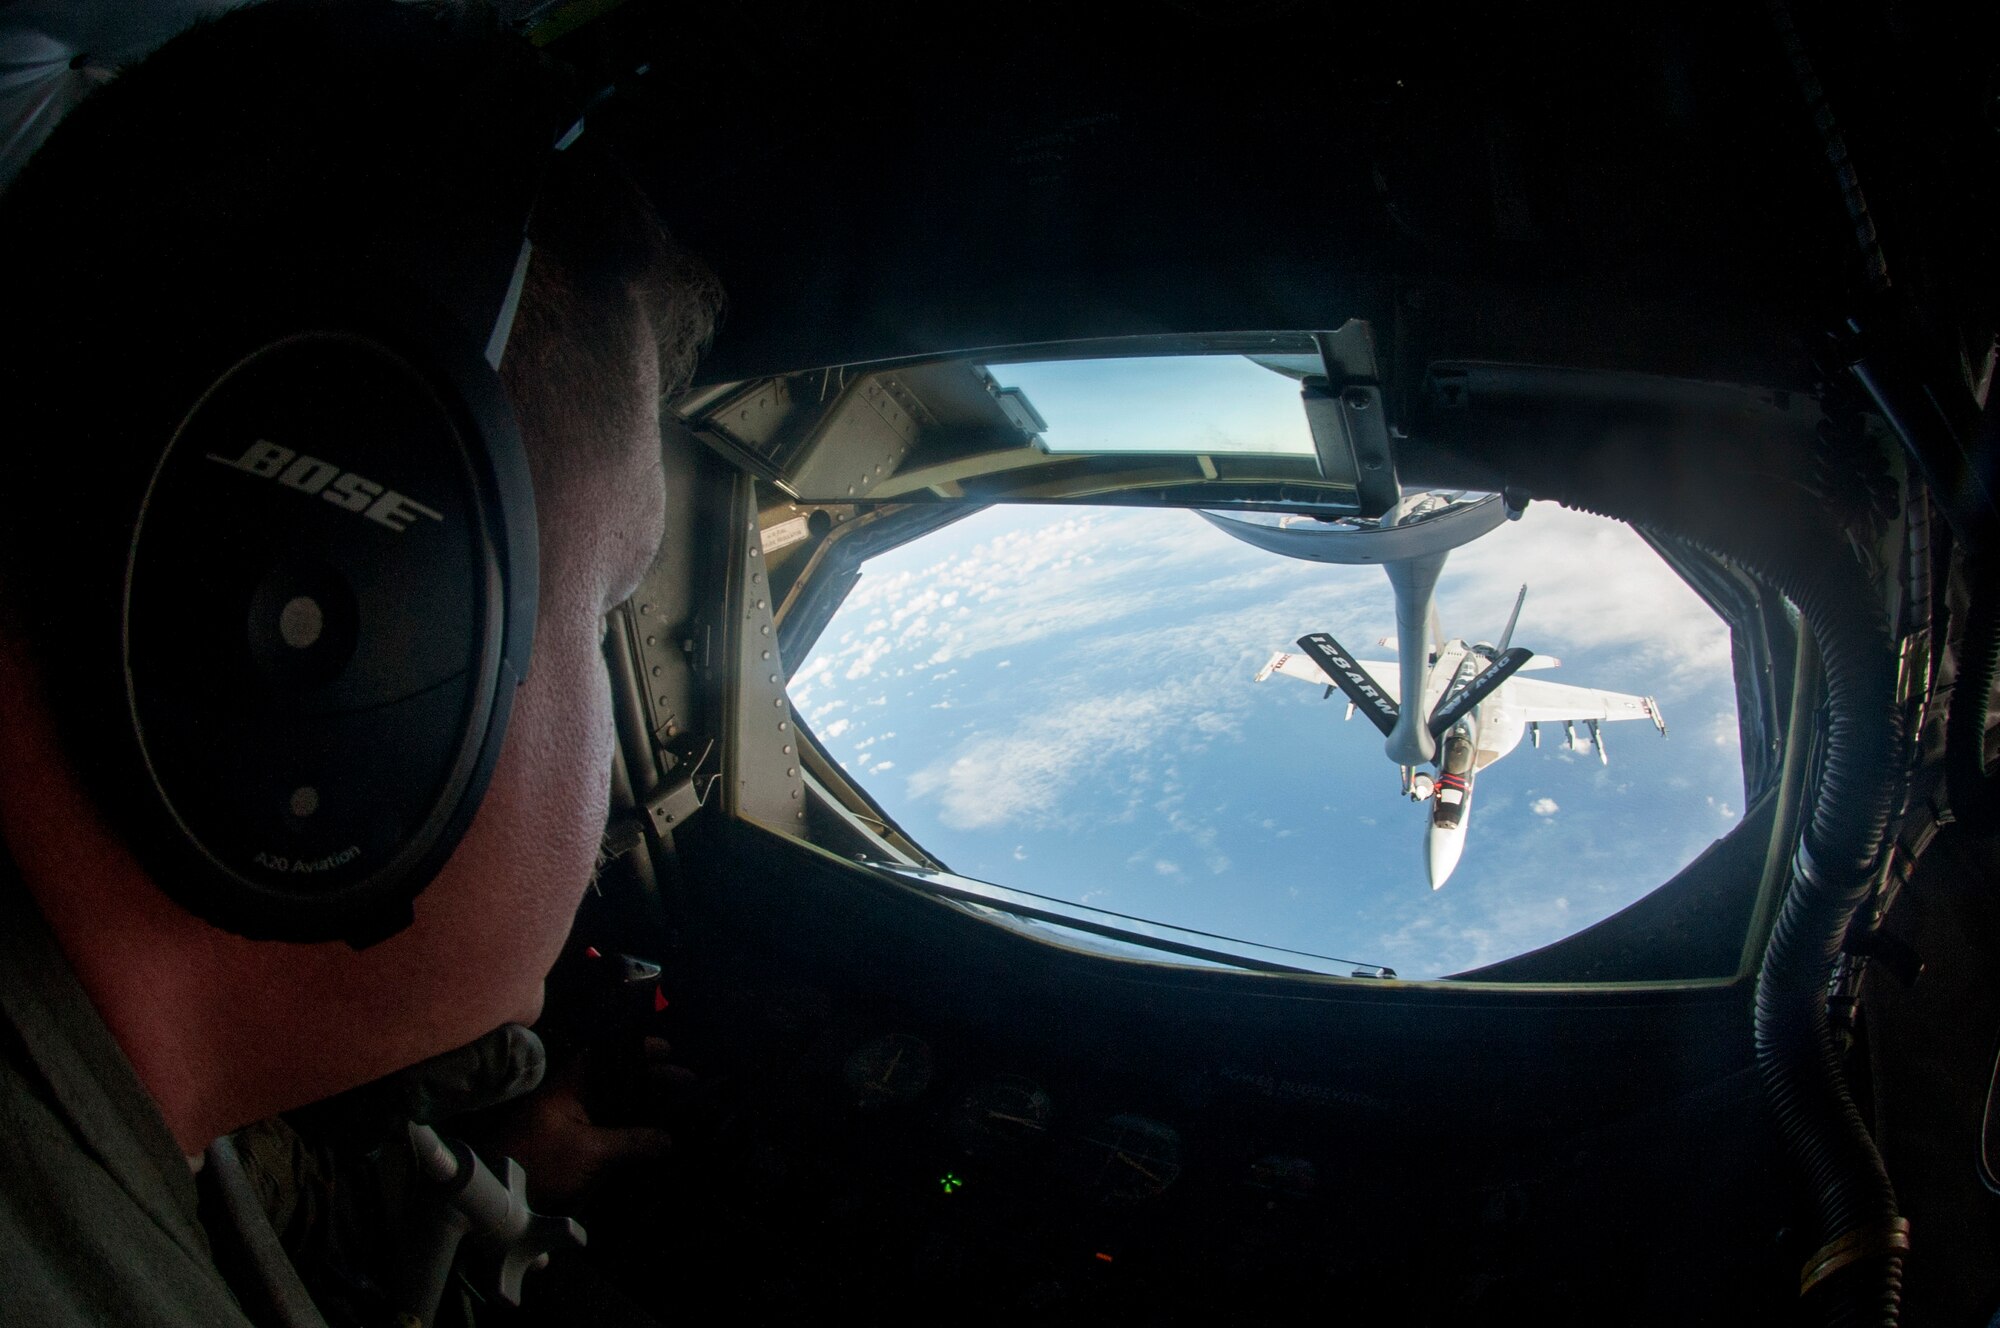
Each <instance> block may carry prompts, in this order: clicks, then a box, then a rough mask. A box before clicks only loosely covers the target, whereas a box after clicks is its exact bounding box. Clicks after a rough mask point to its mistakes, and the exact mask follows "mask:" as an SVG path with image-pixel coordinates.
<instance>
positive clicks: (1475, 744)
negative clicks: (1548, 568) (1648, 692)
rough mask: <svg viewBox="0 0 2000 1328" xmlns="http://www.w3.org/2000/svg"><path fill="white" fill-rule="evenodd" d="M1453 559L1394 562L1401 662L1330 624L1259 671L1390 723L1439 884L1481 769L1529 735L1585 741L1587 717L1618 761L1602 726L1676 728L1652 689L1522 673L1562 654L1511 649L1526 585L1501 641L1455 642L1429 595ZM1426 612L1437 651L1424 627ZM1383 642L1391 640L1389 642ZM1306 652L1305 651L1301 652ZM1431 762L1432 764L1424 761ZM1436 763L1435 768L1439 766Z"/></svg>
mask: <svg viewBox="0 0 2000 1328" xmlns="http://www.w3.org/2000/svg"><path fill="white" fill-rule="evenodd" d="M1443 562H1444V557H1443V555H1442V554H1439V555H1436V556H1435V558H1434V559H1433V558H1419V559H1409V560H1405V561H1399V562H1390V563H1386V564H1385V565H1384V570H1385V571H1387V572H1388V573H1389V581H1390V584H1391V585H1393V586H1394V587H1395V589H1396V622H1397V632H1398V640H1397V641H1396V642H1395V645H1396V649H1397V654H1398V657H1399V661H1400V667H1399V666H1398V665H1397V664H1387V663H1382V662H1376V661H1364V660H1357V659H1355V658H1354V656H1353V655H1352V654H1350V653H1349V652H1348V651H1347V650H1346V648H1345V647H1343V646H1342V645H1341V644H1340V643H1339V642H1338V641H1336V640H1334V639H1333V637H1331V636H1330V635H1328V634H1327V633H1325V632H1313V633H1311V634H1309V635H1306V636H1302V637H1300V638H1299V640H1298V651H1297V652H1293V651H1284V650H1280V651H1278V652H1276V653H1275V654H1273V655H1272V656H1271V659H1270V662H1269V663H1267V664H1265V665H1264V667H1263V668H1262V669H1260V670H1259V671H1258V673H1257V681H1258V682H1262V681H1264V679H1266V678H1268V677H1270V676H1271V675H1272V674H1273V673H1282V674H1284V675H1285V676H1286V677H1290V678H1301V679H1304V680H1305V681H1307V682H1311V683H1318V684H1320V685H1322V686H1324V687H1325V688H1326V689H1327V695H1328V696H1332V695H1333V689H1334V688H1335V687H1338V688H1340V690H1341V691H1343V692H1345V693H1346V694H1347V699H1348V707H1347V714H1348V717H1349V718H1350V719H1351V718H1353V716H1354V712H1355V711H1356V710H1359V711H1360V712H1361V713H1362V714H1364V715H1366V716H1368V718H1369V719H1370V720H1372V721H1373V722H1374V724H1375V727H1377V728H1378V729H1380V730H1382V734H1383V737H1384V739H1385V742H1384V744H1383V747H1384V750H1385V751H1387V753H1388V755H1389V759H1390V760H1391V761H1394V762H1395V763H1396V764H1397V766H1399V767H1400V768H1401V770H1402V775H1403V793H1404V795H1405V796H1407V797H1408V798H1409V799H1410V801H1412V802H1418V803H1422V802H1428V803H1430V805H1431V808H1430V826H1429V829H1428V830H1427V832H1426V833H1425V836H1424V866H1425V869H1426V870H1427V871H1428V873H1429V875H1430V882H1431V889H1433V890H1435V889H1437V888H1438V887H1440V886H1442V885H1443V884H1444V883H1445V881H1446V880H1448V879H1450V877H1451V873H1452V870H1453V868H1455V867H1457V866H1458V860H1459V857H1460V856H1461V855H1462V854H1463V853H1464V852H1465V832H1466V827H1467V826H1468V825H1469V824H1470V822H1471V816H1472V785H1473V780H1474V779H1476V778H1477V777H1478V775H1479V772H1480V771H1482V770H1484V769H1485V768H1486V767H1487V766H1489V765H1491V764H1493V763H1494V762H1495V761H1497V760H1499V759H1500V758H1501V757H1503V756H1505V755H1506V754H1507V753H1508V752H1511V751H1513V750H1514V748H1515V747H1516V746H1517V745H1518V744H1519V743H1520V741H1521V735H1522V734H1523V733H1524V732H1525V733H1526V734H1527V735H1528V736H1529V739H1530V740H1531V741H1532V743H1533V744H1534V745H1535V746H1536V747H1540V746H1541V745H1542V729H1541V726H1542V725H1543V724H1561V725H1562V726H1563V732H1564V736H1565V738H1566V740H1567V745H1568V746H1569V747H1570V748H1571V749H1572V750H1575V749H1577V748H1578V746H1579V741H1580V740H1579V739H1578V737H1577V733H1576V726H1577V725H1578V724H1579V723H1581V724H1585V725H1588V726H1589V732H1590V737H1589V742H1590V744H1591V745H1594V746H1595V747H1596V748H1597V758H1598V760H1600V761H1603V762H1605V763H1606V764H1609V759H1608V758H1607V757H1606V756H1605V752H1604V734H1603V730H1602V725H1604V724H1605V723H1608V722H1609V721H1612V720H1618V719H1650V720H1652V721H1653V725H1654V727H1656V728H1658V729H1659V731H1660V733H1661V734H1662V735H1665V733H1666V731H1667V724H1666V720H1665V719H1664V718H1663V717H1662V716H1661V714H1660V707H1659V705H1658V703H1656V702H1655V701H1654V700H1653V698H1652V697H1650V696H1627V695H1625V694H1623V693H1621V692H1605V691H1599V690H1598V689H1596V688H1594V687H1571V686H1567V685H1565V684H1563V683H1556V682H1540V681H1536V680H1532V679H1526V678H1516V677H1515V676H1514V675H1515V674H1516V673H1518V672H1520V671H1522V670H1524V669H1548V668H1554V667H1556V666H1557V665H1558V664H1560V663H1561V661H1560V660H1556V659H1551V658H1550V657H1549V656H1547V655H1537V654H1535V653H1534V652H1532V651H1529V650H1523V649H1521V648H1519V647H1514V648H1511V649H1510V648H1509V643H1510V642H1511V641H1512V640H1513V636H1514V624H1515V623H1516V622H1518V621H1519V620H1520V617H1521V605H1522V603H1523V602H1524V601H1526V599H1527V597H1528V588H1527V587H1526V586H1522V587H1521V594H1520V596H1519V597H1518V598H1516V599H1515V601H1514V612H1513V613H1512V614H1511V615H1510V616H1509V617H1508V619H1507V629H1506V630H1505V631H1504V632H1502V633H1501V634H1500V640H1499V643H1498V644H1497V645H1491V644H1488V643H1486V642H1483V641H1482V642H1479V643H1477V644H1468V643H1467V642H1465V641H1462V640H1453V641H1446V640H1444V639H1443V634H1442V633H1441V632H1440V631H1439V630H1438V627H1437V616H1436V613H1435V612H1434V611H1432V610H1431V609H1430V598H1431V592H1432V590H1433V589H1434V588H1435V586H1436V584H1437V573H1438V571H1439V570H1441V569H1442V565H1443ZM1427 619H1428V621H1429V624H1430V628H1431V641H1430V648H1429V649H1428V650H1426V649H1425V643H1424V641H1423V639H1422V636H1421V632H1422V628H1423V624H1424V623H1425V621H1426V620H1427ZM1382 644H1383V645H1388V644H1390V642H1389V641H1388V640H1387V639H1384V641H1383V642H1382ZM1299 652H1302V653H1299ZM1406 696H1417V697H1420V698H1421V700H1422V704H1421V705H1415V706H1405V705H1403V704H1402V703H1401V702H1402V698H1403V697H1406ZM1424 766H1430V767H1431V770H1424V769H1422V768H1421V767H1424ZM1433 771H1434V772H1435V773H1433Z"/></svg>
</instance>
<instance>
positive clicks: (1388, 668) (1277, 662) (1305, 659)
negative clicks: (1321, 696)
mask: <svg viewBox="0 0 2000 1328" xmlns="http://www.w3.org/2000/svg"><path fill="white" fill-rule="evenodd" d="M1356 663H1358V664H1360V665H1361V667H1362V668H1364V669H1366V670H1368V674H1369V678H1370V680H1371V681H1373V682H1374V684H1375V686H1376V687H1377V688H1379V689H1380V690H1381V691H1382V692H1383V694H1384V695H1386V696H1387V697H1388V698H1389V699H1390V700H1391V701H1398V700H1401V699H1402V698H1400V697H1399V696H1397V695H1396V686H1397V675H1396V666H1395V665H1394V664H1385V663H1383V662H1382V661H1380V660H1371V659H1364V660H1357V661H1356ZM1274 673H1282V674H1284V675H1285V676H1286V677H1287V678H1298V679H1300V680H1301V681H1303V682H1309V683H1312V684H1314V685H1315V686H1318V687H1331V686H1333V679H1331V678H1329V677H1327V676H1326V670H1325V669H1322V668H1321V667H1320V666H1319V665H1317V664H1315V663H1313V661H1312V656H1310V655H1307V654H1305V653H1304V652H1303V651H1298V650H1279V651H1274V652H1273V653H1272V655H1271V659H1270V662H1269V663H1267V664H1265V665H1264V667H1263V668H1261V669H1259V670H1257V679H1256V680H1257V681H1258V682H1262V681H1264V679H1266V678H1268V677H1270V676H1271V675H1272V674H1274Z"/></svg>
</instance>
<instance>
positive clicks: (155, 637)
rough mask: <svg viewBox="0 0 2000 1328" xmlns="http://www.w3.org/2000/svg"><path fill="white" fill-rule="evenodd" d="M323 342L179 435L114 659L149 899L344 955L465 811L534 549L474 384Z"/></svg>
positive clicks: (507, 460) (480, 772)
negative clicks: (157, 897) (345, 945)
mask: <svg viewBox="0 0 2000 1328" xmlns="http://www.w3.org/2000/svg"><path fill="white" fill-rule="evenodd" d="M327 326H328V329H329V330H323V331H311V332H302V333H299V334H296V335H293V336H288V337H284V338H282V339H279V340H276V341H273V342H270V343H269V344H266V345H264V346H263V347H262V348H260V349H258V350H256V351H255V352H253V353H252V354H250V355H248V356H246V357H244V358H243V359H241V360H240V361H239V362H237V363H236V364H235V365H234V366H232V367H231V368H230V369H229V370H228V371H227V372H226V373H224V374H222V375H221V376H220V377H219V378H218V379H217V380H216V381H215V382H214V383H213V384H212V385H210V386H209V388H208V389H207V391H205V392H204V393H203V394H202V395H201V397H200V399H199V400H198V401H197V402H196V404H195V405H194V406H193V408H192V409H191V410H189V411H188V412H187V414H186V416H185V418H184V419H182V421H181V422H180V425H179V427H178V429H177V430H176V431H175V433H174V435H173V438H172V441H171V442H170V443H169V444H168V446H167V448H166V450H165V453H164V454H163V456H162V457H161V459H160V462H159V464H158V467H157V468H156V470H155V471H154V474H153V476H152V480H151V483H150V484H149V486H148V488H147V490H146V494H145V498H144V500H143V502H142V505H141V509H140V513H139V517H138V521H137V524H136V529H135V531H134V535H133V540H132V545H131V553H130V558H129V560H128V563H127V568H126V576H125V587H124V601H123V615H122V625H123V639H122V647H123V663H124V679H125V702H126V708H127V710H128V712H129V717H130V721H131V728H130V733H131V738H132V751H133V755H134V757H135V758H136V759H135V773H136V774H137V776H138V779H139V782H140V784H141V787H140V789H139V790H138V791H137V792H138V794H139V797H138V799H137V801H138V802H139V803H140V804H141V805H142V806H143V808H144V814H143V815H141V816H140V817H139V818H138V819H139V821H140V823H141V824H140V833H139V834H138V835H137V837H136V845H135V846H136V847H137V848H138V849H139V850H140V853H141V856H142V858H143V859H144V860H146V862H147V865H148V867H149V870H151V872H152V874H153V876H154V878H155V879H156V880H157V881H158V882H159V884H160V885H161V886H162V887H163V888H164V889H166V890H167V892H168V893H169V894H170V895H172V896H173V897H174V898H175V899H177V900H178V901H179V902H181V903H182V904H183V905H184V906H186V907H188V908H189V909H190V910H192V911H194V912H196V913H198V914H200V915H201V916H203V917H204V918H207V919H209V920H210V921H212V922H215V923H216V924H218V925H220V926H223V927H226V928H228V929H230V930H233V931H237V932H240V933H242V934H244V935H248V936H252V937H257V938H262V939H278V940H288V941H320V940H332V939H344V940H347V941H349V942H351V943H354V944H357V945H359V944H366V943H369V942H372V941H374V940H377V939H380V938H381V937H383V936H385V935H388V934H391V933H392V932H394V931H395V930H397V929H399V928H400V927H401V926H403V925H406V924H407V922H408V920H409V918H410V916H411V901H412V900H413V899H414V898H415V896H416V894H417V893H418V892H419V891H420V890H421V889H422V888H423V886H424V884H426V883H427V882H428V881H429V879H430V878H431V876H432V875H434V874H435V872H436V871H437V869H438V868H439V867H440V866H442V864H443V862H444V860H445V859H446V858H447V857H448V856H449V855H450V853H451V851H452V849H453V848H454V847H455V846H456V845H457V843H458V841H459V839H460V837H461V836H462V835H463V833H464V831H465V829H466V826H467V825H468V824H469V822H470V820H471V817H472V814H473V812H474V810H475V809H476V808H477V806H478V802H479V799H480V797H481V795H482V794H483V793H484V791H485V787H486V784H487V782H488V780H489V778H490V776H491V773H492V768H493V764H494V762H495V760H496V759H497V758H498V754H499V750H500V746H501V743H502V741H503V739H504V735H505V727H506V719H507V715H508V713H509V711H510V709H511V700H512V697H511V691H512V688H513V687H514V686H516V685H517V683H518V680H519V678H521V677H523V676H525V674H526V662H527V648H528V645H529V643H530V642H531V640H532V637H533V630H534V626H533V624H534V602H533V594H534V585H535V581H536V577H535V571H534V565H535V558H536V549H535V547H534V517H533V497H532V492H531V490H530V488H529V485H528V482H527V476H526V464H525V460H524V458H523V457H522V456H521V447H520V440H519V437H518V434H517V432H516V430H515V428H514V425H513V421H512V417H511V414H510V413H509V412H508V410H507V407H506V403H505V400H504V397H503V396H502V394H501V392H500V386H499V381H498V378H497V376H496V375H495V374H494V373H493V371H492V370H491V369H490V368H488V367H487V366H486V365H485V363H484V362H483V361H482V360H480V359H478V357H476V356H473V355H470V354H469V353H466V354H459V355H457V356H453V355H452V354H451V353H450V352H449V351H445V352H443V353H432V354H430V355H428V356H427V357H426V359H425V360H422V361H420V360H419V359H417V358H416V357H414V356H412V355H408V354H405V353H403V352H402V351H401V350H400V349H398V348H392V346H391V345H390V344H389V343H388V342H387V341H386V340H385V339H382V338H377V337H372V336H369V335H366V334H364V333H359V332H355V331H352V330H347V328H350V327H352V326H354V324H353V323H351V322H348V323H343V322H341V321H339V320H335V321H331V322H329V323H328V324H327ZM398 326H399V327H400V328H402V329H404V330H405V331H406V332H407V329H408V327H409V324H408V323H407V322H406V321H399V323H398ZM451 344H452V343H451V342H450V341H449V339H444V340H442V341H440V342H434V343H433V345H444V346H449V345H451ZM148 823H150V824H148Z"/></svg>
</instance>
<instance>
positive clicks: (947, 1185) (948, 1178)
mask: <svg viewBox="0 0 2000 1328" xmlns="http://www.w3.org/2000/svg"><path fill="white" fill-rule="evenodd" d="M938 1184H939V1186H940V1187H942V1188H943V1190H944V1192H945V1193H946V1194H950V1193H951V1192H952V1191H953V1190H955V1189H958V1188H959V1187H960V1186H962V1185H964V1184H965V1182H964V1181H962V1180H960V1179H959V1178H958V1177H957V1176H954V1175H952V1174H951V1173H950V1172H946V1173H945V1175H944V1178H943V1179H942V1180H940V1181H939V1182H938Z"/></svg>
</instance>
